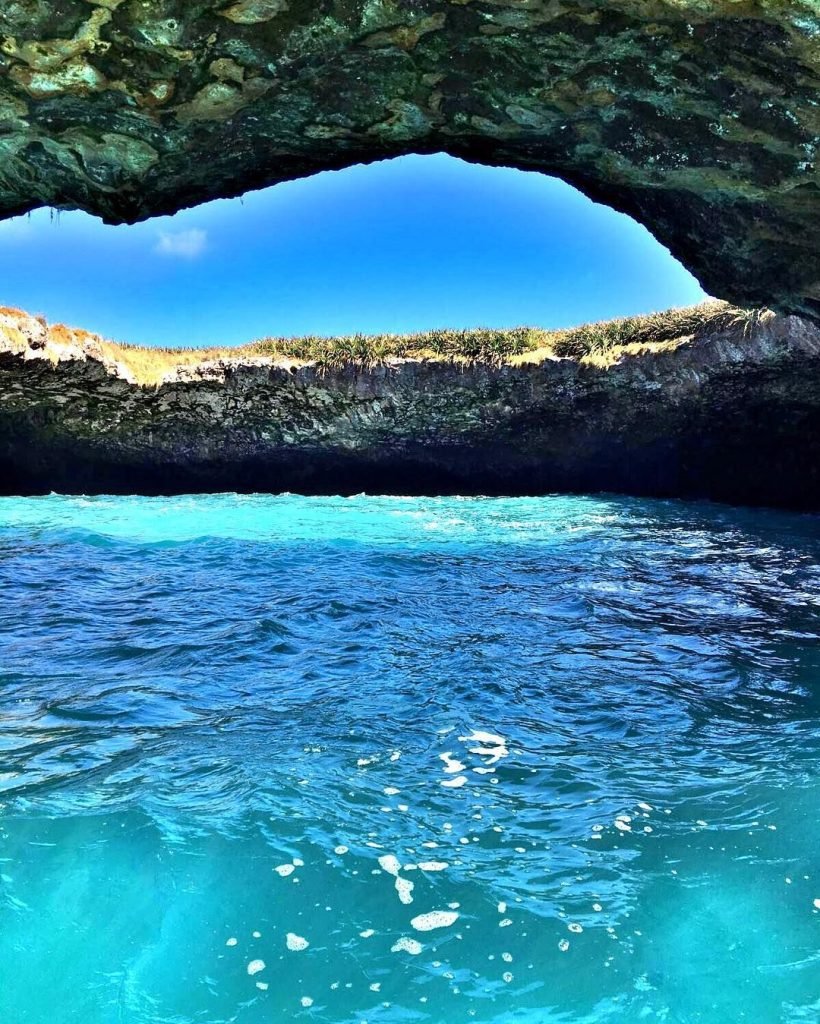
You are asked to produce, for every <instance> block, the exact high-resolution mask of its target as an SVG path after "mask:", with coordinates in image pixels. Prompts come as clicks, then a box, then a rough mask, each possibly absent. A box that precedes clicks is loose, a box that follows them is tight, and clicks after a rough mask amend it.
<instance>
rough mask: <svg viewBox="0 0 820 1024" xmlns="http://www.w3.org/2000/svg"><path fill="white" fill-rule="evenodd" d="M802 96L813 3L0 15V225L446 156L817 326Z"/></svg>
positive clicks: (761, 0) (110, 215)
mask: <svg viewBox="0 0 820 1024" xmlns="http://www.w3.org/2000/svg"><path fill="white" fill-rule="evenodd" d="M818 86H820V11H819V10H818V5H817V2H816V0H450V2H441V0H413V2H412V3H411V2H408V0H403V2H398V0H61V2H59V3H53V2H51V0H4V2H3V4H2V5H1V6H0V215H5V216H8V215H11V214H14V213H20V212H23V211H26V210H29V209H32V208H34V207H38V206H41V205H45V204H49V205H52V206H58V207H63V208H75V207H76V208H81V209H85V210H88V211H91V212H93V213H97V214H100V215H101V216H103V217H104V218H105V219H106V220H108V221H112V222H121V221H135V220H139V219H142V218H146V217H149V216H151V215H154V214H158V213H169V212H173V211H175V210H178V209H180V208H181V207H184V206H189V205H192V204H195V203H199V202H202V201H204V200H207V199H212V198H215V197H218V196H230V195H236V194H238V193H241V192H243V191H245V190H247V189H249V188H254V187H259V186H262V185H268V184H272V183H274V182H277V181H282V180H284V179H287V178H293V177H298V176H301V175H306V174H311V173H314V172H316V171H320V170H325V169H329V168H338V167H342V166H345V165H347V164H350V163H353V162H357V161H366V160H374V159H379V158H383V157H391V156H395V155H398V154H401V153H408V152H433V151H442V150H443V151H446V152H449V153H452V154H454V155H457V156H461V157H465V158H467V159H469V160H474V161H479V162H484V163H490V164H496V163H500V164H509V165H513V166H516V167H522V168H529V169H534V170H540V171H547V172H550V173H554V174H557V175H560V176H561V177H563V178H565V179H566V180H568V181H570V182H572V183H573V184H575V185H577V186H578V187H579V188H581V189H582V190H584V191H585V192H586V193H587V194H588V195H590V196H592V197H593V198H595V199H597V200H600V201H602V202H604V203H607V204H609V205H610V206H613V207H615V208H617V209H620V210H623V211H625V212H627V213H630V214H632V215H633V216H635V217H637V218H638V219H639V220H640V221H642V222H643V223H644V224H646V225H647V226H648V227H649V228H650V229H651V230H652V231H653V232H654V234H655V235H656V236H657V237H658V238H659V239H660V240H661V241H662V242H664V243H665V244H667V245H668V246H669V247H670V249H671V250H672V251H673V252H674V253H675V254H676V255H677V256H678V257H679V258H680V259H681V260H683V262H684V263H685V264H686V265H687V266H688V267H689V268H690V269H691V270H692V271H693V272H694V273H695V274H696V275H697V276H698V277H699V278H700V280H701V282H702V283H703V284H704V286H705V287H706V288H707V289H708V290H710V291H711V292H712V293H713V294H715V295H718V296H720V297H724V298H728V299H731V300H732V301H734V302H737V303H739V304H741V305H766V304H768V305H772V306H775V307H777V308H778V309H780V310H781V311H783V312H792V313H797V314H802V315H807V316H811V317H815V318H817V317H820V189H818V181H819V180H820V179H819V178H818V170H817V165H816V164H815V156H816V154H815V149H816V145H817V142H818V136H820V90H818ZM487 215H488V216H492V210H488V211H487Z"/></svg>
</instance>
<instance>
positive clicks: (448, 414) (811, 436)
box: [0, 314, 820, 510]
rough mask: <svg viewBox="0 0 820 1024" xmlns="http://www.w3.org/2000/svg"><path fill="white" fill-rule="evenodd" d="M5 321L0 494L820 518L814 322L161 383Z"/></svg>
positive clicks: (245, 371) (234, 367)
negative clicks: (629, 504) (508, 499)
mask: <svg viewBox="0 0 820 1024" xmlns="http://www.w3.org/2000/svg"><path fill="white" fill-rule="evenodd" d="M0 326H3V330H2V331H0V493H5V494H31V493H43V492H48V491H51V490H56V491H63V492H75V493H77V492H86V493H94V492H97V493H100V492H119V493H135V492H138V493H144V494H155V493H166V494H167V493H186V492H191V491H219V490H238V491H272V492H281V491H286V490H290V491H298V492H302V493H344V494H352V493H357V492H360V491H369V492H371V493H393V494H413V493H421V494H436V493H449V494H543V493H549V492H552V491H602V490H608V491H620V492H622V493H631V494H642V495H658V496H674V497H706V498H714V499H718V500H723V501H730V502H739V503H747V504H767V505H781V506H788V507H792V508H803V509H814V510H818V509H820V328H818V327H816V326H814V325H813V324H811V323H809V322H807V321H804V320H800V319H799V318H797V317H782V316H779V317H769V318H767V319H765V320H764V321H762V322H760V323H758V324H757V325H756V326H754V327H753V328H751V329H750V330H748V331H744V330H739V331H737V330H735V331H730V330H725V331H719V332H717V333H714V334H711V335H703V336H699V337H698V336H696V337H692V338H687V339H682V340H681V341H680V342H679V343H678V344H677V347H675V348H673V349H669V350H663V351H656V352H650V353H645V354H640V355H630V356H628V355H623V356H622V357H621V358H620V360H619V361H618V362H616V363H615V364H614V365H611V366H599V365H596V364H594V363H591V364H590V363H584V362H577V361H575V360H572V359H555V358H551V359H545V360H544V361H534V362H532V363H520V364H516V365H501V366H492V365H487V364H463V363H461V364H459V363H451V362H436V361H424V360H395V361H393V362H392V363H391V364H390V365H388V366H382V367H379V368H376V369H372V370H368V371H365V370H357V369H354V368H352V367H351V368H348V369H343V370H338V371H335V372H329V373H327V374H322V373H321V372H320V371H319V370H318V369H317V368H316V366H315V365H313V364H305V365H290V364H289V363H287V362H276V361H275V360H274V359H272V358H270V357H263V356H258V357H254V358H249V357H243V358H242V359H233V360H218V361H214V362H210V363H203V364H199V365H193V366H185V367H180V368H178V369H175V370H173V371H169V372H168V374H167V375H166V376H165V377H164V379H162V380H161V381H160V383H159V384H158V385H156V386H150V387H142V386H139V385H137V384H136V383H134V382H133V380H131V379H129V375H128V372H127V371H126V370H125V368H124V367H123V366H121V365H120V364H119V363H117V362H116V360H114V359H112V358H111V357H110V356H108V355H106V350H105V347H104V346H103V345H101V343H100V341H99V339H97V338H95V337H94V336H90V335H84V334H82V333H81V332H71V331H66V330H65V329H54V330H53V331H52V332H49V331H47V330H46V328H45V327H44V325H43V323H42V322H41V321H39V320H36V319H34V318H31V317H26V316H24V315H22V314H21V315H7V314H4V316H3V320H2V323H0ZM534 358H536V359H537V358H538V357H537V356H534Z"/></svg>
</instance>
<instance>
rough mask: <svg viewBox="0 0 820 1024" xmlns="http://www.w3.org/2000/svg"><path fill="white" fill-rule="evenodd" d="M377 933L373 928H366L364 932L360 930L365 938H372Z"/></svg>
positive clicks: (360, 933)
mask: <svg viewBox="0 0 820 1024" xmlns="http://www.w3.org/2000/svg"><path fill="white" fill-rule="evenodd" d="M375 934H376V932H375V930H374V929H373V928H365V930H364V931H363V932H359V935H361V937H362V938H363V939H369V938H372V936H374V935H375Z"/></svg>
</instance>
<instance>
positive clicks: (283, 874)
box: [273, 864, 296, 878]
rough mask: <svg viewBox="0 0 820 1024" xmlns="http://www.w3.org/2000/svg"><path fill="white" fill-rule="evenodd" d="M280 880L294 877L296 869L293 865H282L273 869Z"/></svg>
mask: <svg viewBox="0 0 820 1024" xmlns="http://www.w3.org/2000/svg"><path fill="white" fill-rule="evenodd" d="M273 870H274V871H275V872H276V874H277V875H279V877H280V878H287V877H288V875H292V874H293V872H294V871H295V870H296V868H295V867H294V866H293V864H280V865H279V867H277V868H274V869H273Z"/></svg>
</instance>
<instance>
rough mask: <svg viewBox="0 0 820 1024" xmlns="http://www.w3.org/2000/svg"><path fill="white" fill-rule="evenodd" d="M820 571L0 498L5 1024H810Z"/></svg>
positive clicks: (204, 509) (604, 522)
mask: <svg viewBox="0 0 820 1024" xmlns="http://www.w3.org/2000/svg"><path fill="white" fill-rule="evenodd" d="M819 562H820V521H818V520H817V519H816V518H811V517H799V516H789V515H783V514H778V513H771V512H752V511H740V510H731V509H724V508H717V507H711V506H699V505H686V504H678V503H672V502H651V501H640V500H634V499H606V498H544V499H516V500H457V499H435V500H433V499H396V498H392V499H373V498H354V499H335V498H329V499H304V498H297V497H288V496H286V497H277V498H271V497H236V496H218V497H196V498H174V499H167V500H166V499H144V498H125V499H123V498H98V499H75V498H61V497H56V496H55V497H48V498H35V499H2V500H0V595H1V596H2V617H0V642H1V643H2V663H1V664H0V1021H2V1022H3V1024H6V1022H8V1024H12V1022H13V1024H35V1022H36V1024H40V1022H53V1021H60V1022H78V1024H79V1022H83V1024H103V1022H104V1024H109V1022H111V1024H114V1022H117V1024H119V1022H125V1024H136V1022H140V1024H148V1022H151V1024H155V1022H156V1024H158V1022H163V1024H189V1022H191V1024H193V1022H204V1024H221V1022H228V1021H239V1022H242V1024H252V1022H262V1021H265V1022H270V1021H284V1020H288V1021H289V1020H304V1021H306V1022H308V1021H311V1020H313V1021H322V1022H334V1024H348V1022H349V1024H364V1022H368V1024H397V1022H402V1024H404V1022H416V1021H418V1022H429V1024H456V1022H459V1024H460V1022H465V1024H469V1022H471V1021H476V1022H485V1024H490V1022H492V1024H559V1022H560V1024H565V1022H572V1024H576V1022H578V1024H580V1022H584V1024H587V1022H589V1024H593V1022H596V1024H597V1022H607V1021H619V1022H620V1021H650V1022H655V1021H663V1022H678V1024H684V1022H685V1024H690V1022H699V1024H701V1022H702V1024H718V1022H719V1024H725V1022H737V1021H747V1022H754V1024H775V1022H781V1021H782V1022H788V1024H798V1022H799V1024H803V1022H815V1021H816V1020H817V1019H818V1015H820V910H818V909H817V908H816V907H815V902H814V901H815V900H820V827H818V811H820V788H819V782H820V647H818V643H817V640H818V634H819V633H820V615H819V614H818V603H820V570H819V569H818V563H819ZM277 869H279V870H277ZM411 884H412V887H411ZM411 900H412V902H411ZM431 912H444V914H445V915H448V916H442V915H439V917H438V919H435V918H434V919H433V920H432V922H431V921H430V919H429V918H425V916H424V915H428V914H430V913H431ZM456 915H457V916H456ZM419 917H421V920H416V919H417V918H419ZM414 921H415V925H414V923H413V922H414ZM439 922H442V926H441V927H437V928H435V929H433V930H423V929H420V928H419V927H418V926H419V925H421V926H424V925H427V924H430V923H439ZM300 940H304V941H300ZM304 942H306V943H307V946H304ZM303 946H304V948H301V947H303ZM260 962H263V963H264V965H265V966H264V969H263V968H262V967H261V964H260ZM249 969H250V970H251V971H255V972H256V973H249ZM260 985H261V986H267V987H266V988H262V987H260Z"/></svg>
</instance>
